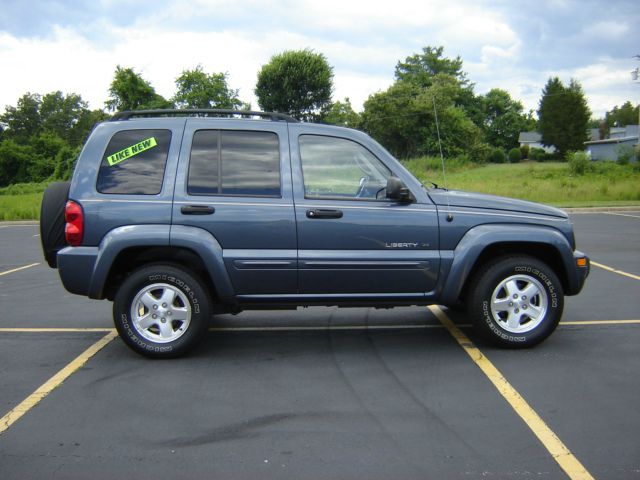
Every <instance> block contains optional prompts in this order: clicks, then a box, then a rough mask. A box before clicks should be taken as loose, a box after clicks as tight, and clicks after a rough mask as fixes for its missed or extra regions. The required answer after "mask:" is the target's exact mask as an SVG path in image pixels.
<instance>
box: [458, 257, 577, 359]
mask: <svg viewBox="0 0 640 480" xmlns="http://www.w3.org/2000/svg"><path fill="white" fill-rule="evenodd" d="M563 306H564V293H563V290H562V285H561V283H560V281H559V280H558V277H557V275H556V274H555V272H554V271H553V270H552V269H551V268H550V267H549V266H548V265H547V264H545V263H544V262H541V261H539V260H537V259H535V258H532V257H527V256H517V257H504V258H502V259H498V260H496V261H494V262H492V263H490V264H488V265H487V266H486V267H485V268H483V269H482V270H481V271H480V272H479V273H478V274H477V275H476V276H475V277H474V278H473V279H472V287H471V291H470V294H469V296H468V304H467V308H468V312H469V315H470V316H471V318H472V319H473V320H474V322H475V325H476V326H477V328H478V330H479V331H480V333H481V334H482V335H483V336H485V337H486V338H488V339H489V340H491V341H492V342H493V343H496V344H498V345H500V346H503V347H508V348H526V347H531V346H533V345H536V344H538V343H540V342H541V341H543V340H544V339H545V338H547V337H548V336H549V335H551V333H552V332H553V331H554V330H555V328H556V327H557V325H558V322H559V321H560V317H561V316H562V310H563Z"/></svg>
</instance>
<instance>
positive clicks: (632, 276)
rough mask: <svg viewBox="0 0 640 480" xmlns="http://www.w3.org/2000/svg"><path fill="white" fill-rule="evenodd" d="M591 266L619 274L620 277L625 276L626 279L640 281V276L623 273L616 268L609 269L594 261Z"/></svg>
mask: <svg viewBox="0 0 640 480" xmlns="http://www.w3.org/2000/svg"><path fill="white" fill-rule="evenodd" d="M591 265H594V266H596V267H599V268H602V269H604V270H608V271H610V272H613V273H618V274H620V275H624V276H625V277H629V278H635V279H636V280H640V277H639V276H638V275H634V274H633V273H627V272H623V271H622V270H616V269H615V268H611V267H608V266H606V265H603V264H601V263H597V262H594V261H593V260H591Z"/></svg>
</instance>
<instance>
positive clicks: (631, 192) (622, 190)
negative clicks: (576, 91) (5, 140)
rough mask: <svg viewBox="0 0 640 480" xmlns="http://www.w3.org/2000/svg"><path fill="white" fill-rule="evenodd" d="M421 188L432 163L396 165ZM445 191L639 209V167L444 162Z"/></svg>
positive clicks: (3, 211) (28, 186)
mask: <svg viewBox="0 0 640 480" xmlns="http://www.w3.org/2000/svg"><path fill="white" fill-rule="evenodd" d="M402 163H403V164H404V165H405V166H406V167H407V168H408V169H409V170H410V171H411V172H412V173H413V174H414V175H415V176H416V177H418V178H419V179H420V181H422V182H423V183H424V184H425V185H429V182H436V183H438V184H439V185H441V186H443V185H444V181H443V178H442V165H441V163H440V160H439V159H437V158H427V157H423V158H414V159H411V160H406V161H403V162H402ZM445 165H446V175H447V182H446V183H447V186H448V187H449V188H451V189H456V190H468V191H472V192H480V193H491V194H494V195H501V196H505V197H513V198H520V199H523V200H531V201H534V202H541V203H546V204H549V205H555V206H558V207H610V206H626V205H640V166H638V164H633V165H618V164H616V163H613V162H598V163H593V164H590V165H589V168H588V169H587V171H586V172H585V174H584V175H572V174H571V172H570V170H569V165H568V164H567V163H560V162H542V163H538V162H522V163H516V164H509V163H506V164H486V165H477V164H474V163H471V162H469V161H466V160H465V159H464V158H453V159H449V160H446V161H445ZM46 186H47V184H46V183H23V184H17V185H10V186H9V187H5V188H0V221H2V220H5V221H6V220H37V219H38V217H39V215H40V202H41V201H42V193H43V192H44V190H45V188H46Z"/></svg>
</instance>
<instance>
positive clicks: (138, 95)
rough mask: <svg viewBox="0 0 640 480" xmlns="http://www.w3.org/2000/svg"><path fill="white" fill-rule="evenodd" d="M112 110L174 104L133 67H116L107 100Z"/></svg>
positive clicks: (163, 106) (141, 108) (159, 106)
mask: <svg viewBox="0 0 640 480" xmlns="http://www.w3.org/2000/svg"><path fill="white" fill-rule="evenodd" d="M105 105H106V106H107V108H108V109H109V110H111V111H123V110H145V109H153V108H171V107H172V106H173V105H172V104H171V102H169V101H167V100H166V99H165V98H164V97H162V96H161V95H158V94H157V93H156V91H155V89H154V88H153V87H152V86H151V84H150V83H149V82H147V81H146V80H145V79H144V78H142V77H141V76H140V75H138V74H137V73H136V72H134V71H133V69H132V68H122V67H121V66H120V65H118V66H117V67H116V71H115V74H114V76H113V81H112V82H111V86H110V87H109V100H107V101H106V102H105Z"/></svg>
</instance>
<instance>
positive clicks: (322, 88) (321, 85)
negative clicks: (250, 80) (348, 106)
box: [255, 49, 333, 120]
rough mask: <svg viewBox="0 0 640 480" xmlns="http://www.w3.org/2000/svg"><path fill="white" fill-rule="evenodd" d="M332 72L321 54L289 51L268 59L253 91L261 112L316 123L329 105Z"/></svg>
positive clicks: (309, 51) (259, 73) (310, 51)
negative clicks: (281, 114) (275, 113)
mask: <svg viewBox="0 0 640 480" xmlns="http://www.w3.org/2000/svg"><path fill="white" fill-rule="evenodd" d="M332 89H333V70H332V68H331V67H330V66H329V63H328V62H327V59H326V58H325V56H324V55H322V54H321V53H315V52H313V51H312V50H307V49H305V50H297V51H294V50H289V51H286V52H283V53H281V54H278V55H274V56H273V57H271V60H270V61H269V63H267V64H266V65H263V66H262V68H261V69H260V72H258V82H257V84H256V88H255V94H256V97H258V104H259V105H260V107H261V108H262V109H263V110H267V111H276V112H282V113H288V114H290V115H292V116H294V117H297V118H300V119H301V120H319V119H321V118H322V116H323V115H324V113H325V112H326V110H327V108H328V107H329V104H330V102H331V92H332Z"/></svg>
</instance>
